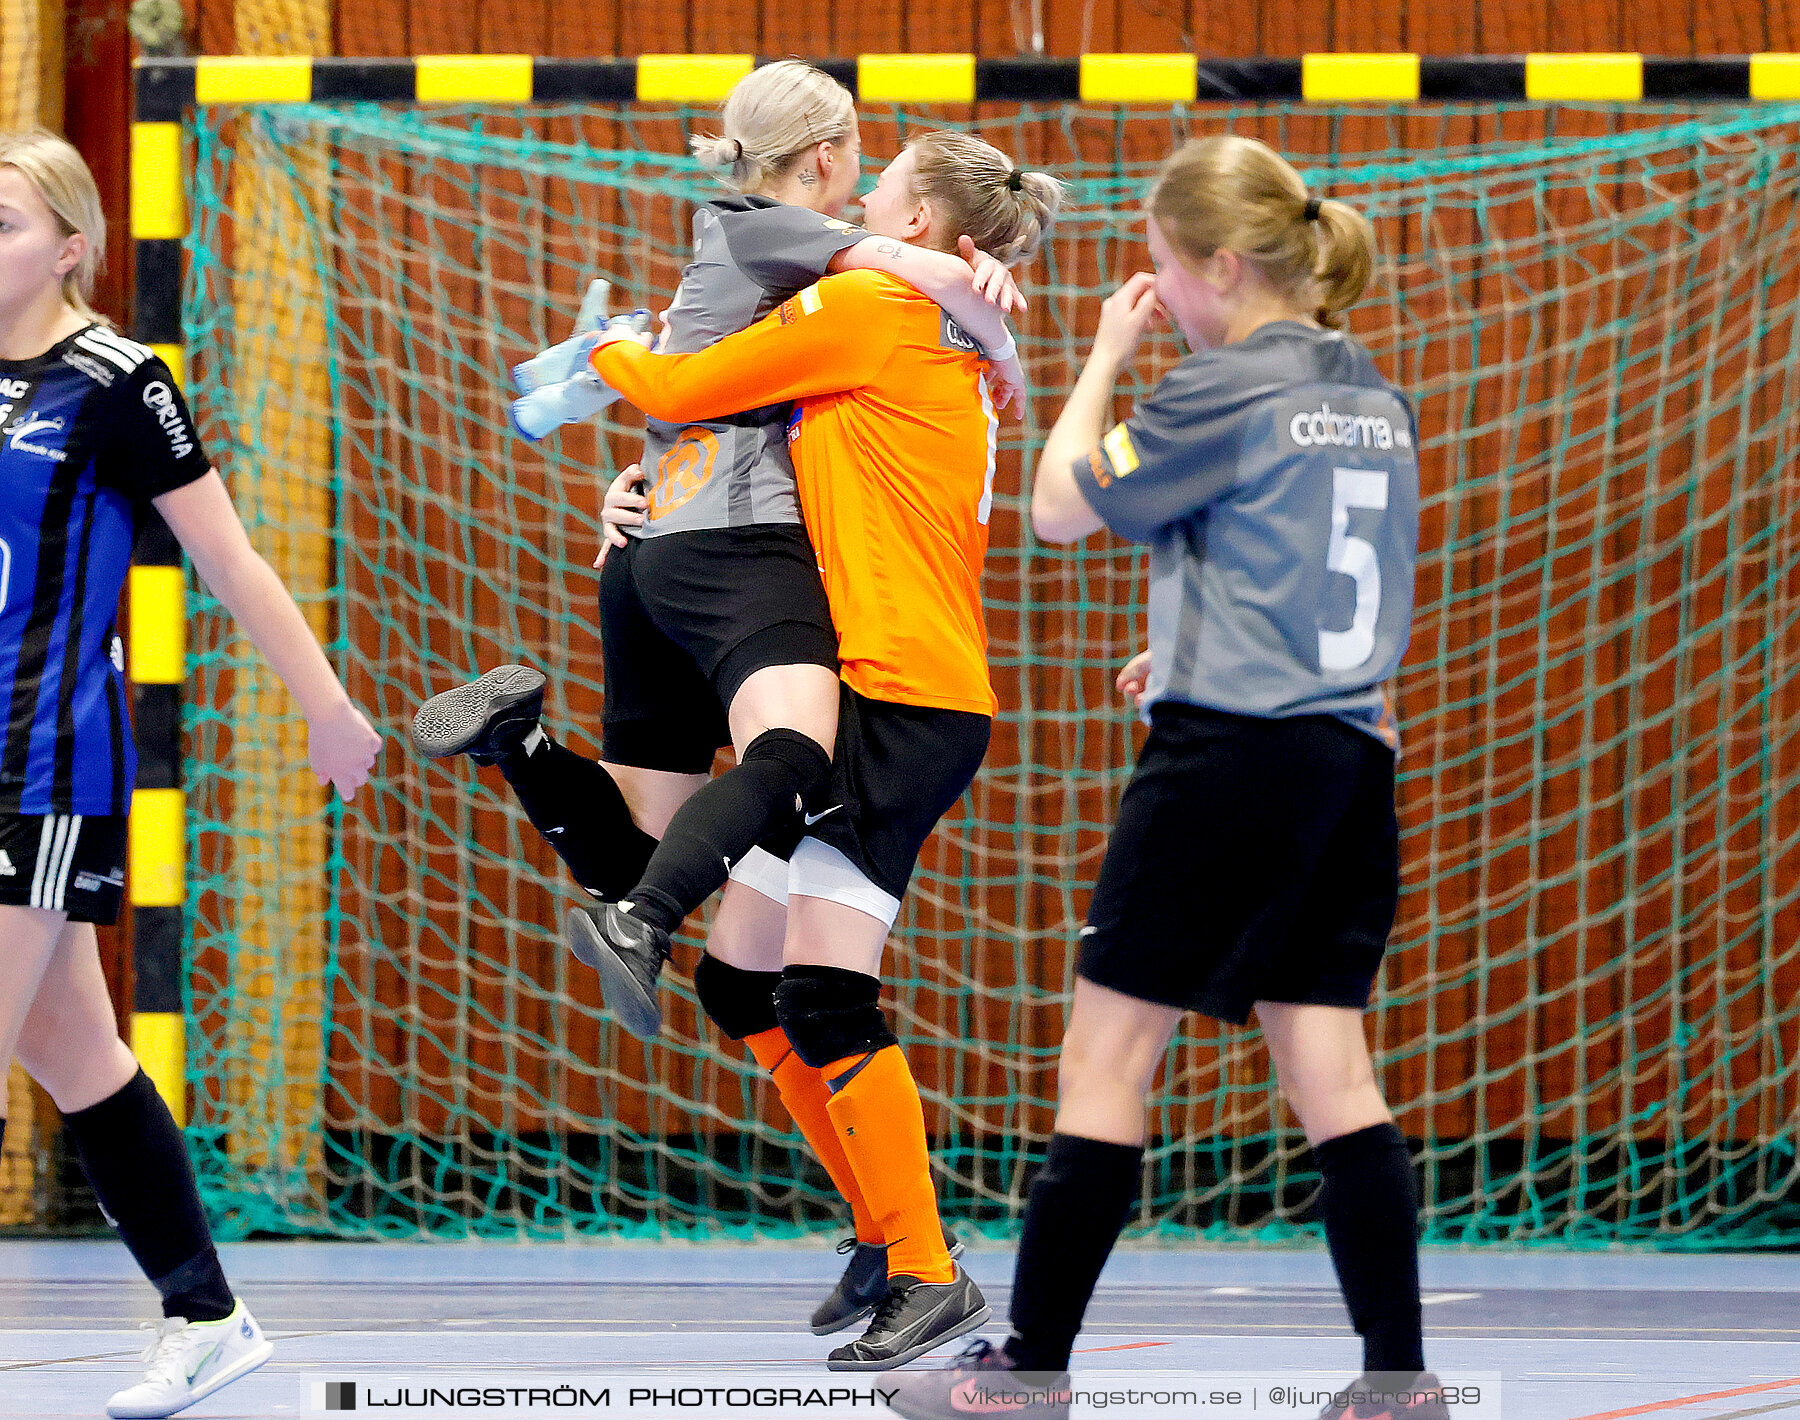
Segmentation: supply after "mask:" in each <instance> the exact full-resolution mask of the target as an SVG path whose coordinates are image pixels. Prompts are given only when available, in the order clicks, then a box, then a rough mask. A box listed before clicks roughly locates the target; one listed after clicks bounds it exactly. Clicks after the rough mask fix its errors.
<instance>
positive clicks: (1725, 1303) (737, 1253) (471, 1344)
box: [0, 1240, 1800, 1420]
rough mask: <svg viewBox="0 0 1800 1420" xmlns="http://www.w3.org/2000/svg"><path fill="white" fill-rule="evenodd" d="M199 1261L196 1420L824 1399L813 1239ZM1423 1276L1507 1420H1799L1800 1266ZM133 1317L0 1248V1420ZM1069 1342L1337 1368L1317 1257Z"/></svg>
mask: <svg viewBox="0 0 1800 1420" xmlns="http://www.w3.org/2000/svg"><path fill="white" fill-rule="evenodd" d="M222 1251H223V1253H224V1256H225V1263H226V1269H227V1271H228V1272H229V1273H230V1275H231V1277H232V1279H233V1281H234V1283H235V1284H236V1285H237V1287H238V1289H239V1291H240V1292H241V1293H242V1295H243V1296H244V1297H245V1299H246V1300H247V1301H248V1302H249V1303H250V1305H251V1306H252V1308H253V1309H254V1311H255V1313H256V1315H257V1317H258V1319H259V1320H260V1321H261V1322H262V1324H263V1327H264V1328H265V1330H266V1331H267V1332H268V1334H269V1335H270V1337H271V1339H273V1340H275V1341H276V1342H277V1343H278V1344H277V1349H276V1353H275V1357H274V1359H273V1360H272V1361H270V1363H269V1364H268V1365H267V1366H265V1367H264V1368H263V1369H262V1370H261V1371H260V1372H258V1373H256V1374H254V1375H252V1376H249V1377H247V1378H245V1379H244V1380H242V1381H240V1382H239V1383H238V1384H236V1385H234V1386H231V1387H230V1388H228V1389H226V1390H224V1391H222V1392H221V1393H220V1394H219V1395H217V1396H215V1397H212V1398H211V1399H209V1400H206V1401H203V1402H201V1403H200V1404H199V1405H198V1406H196V1407H195V1408H194V1409H193V1410H192V1411H191V1412H189V1413H191V1414H193V1415H197V1416H259V1417H260V1416H280V1415H297V1414H310V1413H313V1406H314V1404H315V1402H314V1400H313V1399H311V1398H310V1397H311V1396H312V1395H313V1390H312V1387H311V1385H310V1384H308V1383H310V1382H320V1381H327V1380H332V1379H337V1378H342V1377H346V1376H355V1377H361V1378H363V1380H364V1383H365V1385H367V1384H369V1383H371V1382H373V1381H375V1380H376V1379H377V1378H380V1377H384V1376H385V1377H407V1378H410V1379H411V1380H413V1381H415V1382H417V1381H429V1380H431V1379H433V1378H436V1377H444V1378H448V1377H452V1376H456V1377H469V1376H471V1375H477V1376H485V1377H496V1376H497V1377H504V1378H505V1379H506V1380H507V1381H508V1382H509V1383H511V1384H514V1385H528V1384H530V1381H531V1378H532V1377H533V1376H539V1377H569V1376H579V1375H582V1374H590V1373H597V1372H604V1373H606V1374H607V1375H609V1376H621V1375H631V1376H644V1377H654V1378H658V1379H661V1380H664V1381H668V1380H669V1379H670V1378H671V1377H679V1378H680V1379H681V1380H682V1381H683V1382H684V1383H686V1382H691V1381H692V1379H693V1378H694V1377H695V1376H696V1375H704V1374H706V1373H708V1372H709V1371H710V1372H712V1373H722V1372H725V1371H733V1372H737V1373H741V1372H758V1373H764V1374H773V1373H774V1372H773V1369H772V1368H777V1367H781V1368H786V1369H785V1370H784V1374H785V1373H787V1372H789V1371H791V1370H792V1368H794V1367H796V1366H808V1365H809V1364H812V1365H813V1366H814V1374H816V1376H817V1377H818V1378H820V1379H821V1380H823V1379H825V1378H826V1373H825V1372H824V1370H823V1368H822V1367H817V1366H816V1363H817V1362H819V1361H821V1360H822V1359H823V1357H824V1356H825V1353H826V1352H827V1351H828V1350H829V1349H830V1348H831V1347H832V1346H834V1345H838V1344H840V1343H841V1342H842V1341H843V1340H844V1339H846V1338H845V1337H842V1336H840V1337H814V1336H812V1335H810V1334H809V1333H808V1332H807V1331H806V1330H805V1329H804V1327H803V1326H801V1325H798V1324H797V1323H798V1322H799V1321H800V1320H801V1319H803V1318H804V1317H805V1316H806V1315H807V1314H808V1313H809V1312H810V1310H811V1308H812V1307H813V1306H814V1304H815V1303H816V1302H817V1301H818V1300H819V1299H820V1297H821V1296H822V1295H823V1294H824V1292H825V1290H826V1289H827V1288H828V1286H829V1284H830V1281H831V1279H832V1278H834V1277H835V1275H836V1270H837V1268H838V1266H839V1265H840V1259H838V1258H837V1257H836V1256H835V1255H834V1254H833V1253H832V1252H831V1251H830V1249H829V1247H828V1246H827V1245H825V1244H823V1243H820V1244H817V1245H801V1244H790V1245H780V1246H768V1245H765V1246H758V1247H734V1246H642V1245H635V1244H626V1245H614V1246H607V1245H602V1244H575V1245H568V1246H559V1245H553V1244H532V1245H507V1244H440V1245H416V1244H406V1243H389V1244H361V1243H249V1244H238V1245H232V1246H227V1247H225V1248H223V1249H222ZM965 1260H966V1262H967V1264H968V1265H969V1267H970V1269H971V1271H972V1272H973V1273H974V1275H975V1277H976V1279H977V1280H978V1281H979V1282H980V1283H981V1285H982V1287H983V1289H984V1290H985V1291H986V1293H987V1296H988V1299H989V1301H990V1302H991V1303H993V1304H994V1308H995V1314H996V1317H997V1318H998V1317H1000V1316H1003V1315H1004V1306H1005V1300H1006V1291H1007V1287H1008V1285H1009V1283H1010V1281H1011V1273H1012V1254H1011V1252H1010V1250H1005V1249H1000V1248H995V1247H990V1248H987V1249H980V1248H976V1249H972V1250H971V1252H970V1253H969V1255H968V1257H967V1258H966V1259H965ZM1424 1278H1425V1286H1426V1296H1425V1300H1426V1337H1427V1347H1428V1353H1429V1357H1430V1359H1431V1361H1432V1363H1433V1364H1434V1365H1435V1366H1436V1367H1437V1368H1438V1369H1439V1370H1442V1371H1445V1372H1488V1373H1496V1372H1497V1373H1498V1374H1499V1376H1500V1377H1501V1382H1502V1390H1501V1400H1502V1406H1501V1410H1500V1413H1501V1414H1503V1415H1504V1416H1505V1417H1506V1420H1577V1418H1578V1417H1579V1418H1580V1420H1600V1417H1614V1418H1615V1420H1622V1417H1625V1416H1639V1415H1643V1416H1657V1417H1660V1416H1671V1417H1687V1418H1688V1420H1699V1417H1709V1420H1726V1417H1747V1416H1752V1415H1758V1416H1760V1415H1777V1416H1779V1415H1782V1414H1784V1413H1786V1414H1790V1415H1794V1416H1796V1417H1800V1256H1762V1255H1738V1256H1722V1255H1710V1256H1691V1257H1690V1256H1669V1255H1661V1256H1658V1255H1637V1254H1596V1253H1530V1254H1503V1253H1492V1252H1483V1253H1455V1252H1431V1253H1427V1254H1426V1257H1425V1260H1424ZM150 1303H151V1293H150V1290H149V1288H148V1286H147V1285H146V1284H145V1283H144V1282H143V1281H142V1279H141V1278H140V1277H139V1276H138V1274H137V1273H136V1272H135V1271H134V1270H133V1269H132V1266H131V1263H130V1260H129V1259H128V1258H127V1256H126V1254H125V1251H124V1249H123V1248H121V1247H119V1246H118V1245H117V1244H116V1243H113V1242H110V1241H105V1240H96V1241H23V1240H7V1241H0V1416H42V1417H64V1416H92V1415H98V1414H100V1413H101V1407H102V1405H103V1404H104V1401H105V1398H106V1396H107V1395H108V1394H110V1393H111V1392H112V1391H113V1390H114V1389H115V1388H117V1387H119V1386H122V1385H124V1384H127V1383H128V1382H129V1380H131V1379H134V1378H135V1376H136V1374H137V1372H136V1369H135V1368H136V1361H137V1355H138V1350H139V1347H140V1346H141V1344H142V1338H141V1337H140V1335H139V1334H138V1333H137V1332H136V1331H135V1330H134V1328H135V1326H136V1325H137V1323H138V1322H140V1321H142V1320H145V1319H147V1318H149V1317H150V1316H151V1315H152V1314H153V1309H152V1307H151V1304H150ZM851 1334H854V1333H851ZM984 1334H986V1335H989V1336H992V1337H995V1338H998V1337H999V1336H1001V1335H1003V1334H1004V1328H1003V1327H1002V1326H1000V1325H999V1324H998V1322H996V1323H994V1324H990V1326H989V1327H987V1328H986V1329H985V1332H984ZM960 1344H961V1343H952V1344H951V1345H950V1346H948V1347H946V1348H944V1349H943V1350H942V1351H941V1352H939V1353H937V1356H936V1357H931V1358H927V1359H926V1361H925V1362H921V1363H916V1364H935V1363H937V1361H938V1359H939V1358H945V1359H947V1358H948V1357H949V1356H951V1355H953V1354H954V1353H955V1351H956V1350H957V1349H958V1347H959V1346H960ZM1078 1346H1079V1349H1078V1351H1077V1355H1076V1368H1077V1369H1078V1370H1079V1369H1081V1368H1083V1367H1089V1368H1092V1367H1104V1368H1107V1369H1110V1370H1132V1371H1140V1370H1141V1371H1144V1372H1152V1371H1162V1372H1171V1371H1178V1372H1194V1371H1197V1372H1204V1373H1206V1374H1208V1375H1230V1374H1254V1375H1261V1376H1265V1377H1266V1376H1270V1375H1283V1374H1286V1375H1290V1376H1296V1377H1298V1376H1302V1375H1304V1376H1306V1377H1308V1378H1310V1379H1312V1380H1314V1381H1317V1382H1320V1383H1322V1384H1327V1385H1328V1384H1331V1383H1333V1382H1334V1381H1341V1380H1343V1379H1347V1378H1349V1377H1350V1376H1352V1375H1354V1373H1355V1371H1356V1369H1357V1363H1358V1361H1359V1359H1360V1352H1359V1350H1358V1348H1357V1345H1356V1342H1355V1341H1354V1338H1353V1337H1352V1336H1351V1334H1350V1332H1349V1329H1348V1326H1347V1324H1346V1322H1345V1320H1344V1316H1343V1311H1342V1307H1341V1305H1340V1303H1339V1301H1338V1297H1337V1293H1336V1290H1335V1288H1334V1287H1333V1285H1332V1278H1331V1272H1330V1267H1329V1262H1328V1260H1327V1258H1326V1256H1325V1254H1324V1253H1323V1252H1286V1251H1284V1252H1270V1251H1246V1250H1231V1251H1220V1250H1204V1249H1186V1250H1166V1249H1165V1250H1155V1251H1151V1250H1142V1251H1125V1252H1121V1253H1119V1254H1117V1255H1116V1256H1115V1257H1114V1258H1113V1261H1112V1263H1111V1264H1110V1266H1109V1268H1108V1270H1107V1273H1106V1276H1105V1278H1104V1279H1103V1281H1102V1283H1101V1289H1100V1293H1099V1295H1098V1297H1097V1299H1096V1302H1095V1305H1094V1308H1093V1310H1092V1312H1091V1313H1090V1316H1089V1326H1088V1329H1087V1331H1086V1332H1084V1333H1083V1336H1082V1338H1081V1341H1080V1342H1079V1343H1078ZM467 1413H474V1412H472V1411H471V1412H467ZM846 1413H848V1412H846ZM862 1413H863V1414H865V1415H866V1414H868V1413H869V1411H868V1410H867V1409H864V1410H863V1411H862ZM883 1413H885V1412H883ZM1078 1413H1080V1411H1079V1410H1078ZM1193 1413H1199V1412H1193ZM1261 1413H1270V1412H1269V1411H1268V1410H1267V1409H1265V1410H1264V1411H1263V1412H1261ZM1315 1413H1316V1411H1315ZM1453 1413H1455V1412H1453ZM1482 1413H1483V1414H1484V1415H1487V1414H1491V1413H1493V1412H1491V1411H1488V1410H1486V1409H1485V1408H1484V1409H1483V1411H1482Z"/></svg>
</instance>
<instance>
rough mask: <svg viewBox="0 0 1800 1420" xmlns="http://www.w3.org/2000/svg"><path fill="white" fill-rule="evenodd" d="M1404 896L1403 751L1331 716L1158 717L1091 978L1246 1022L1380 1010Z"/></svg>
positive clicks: (1122, 819)
mask: <svg viewBox="0 0 1800 1420" xmlns="http://www.w3.org/2000/svg"><path fill="white" fill-rule="evenodd" d="M1399 890H1400V852H1399V825H1398V822H1397V820H1396V817H1395V814H1394V756H1393V753H1392V752H1391V751H1390V750H1389V749H1388V748H1387V747H1386V746H1385V745H1383V744H1382V743H1381V742H1380V741H1379V740H1377V739H1375V738H1374V737H1373V736H1372V735H1369V734H1365V733H1364V732H1363V731H1361V730H1358V729H1356V728H1354V727H1353V726H1351V725H1348V724H1346V723H1345V722H1344V721H1342V720H1339V719H1337V718H1336V717H1335V716H1330V715H1304V716H1294V717H1290V718H1286V719H1270V718H1264V717H1257V716H1247V715H1227V714H1223V713H1220V712H1218V711H1213V710H1203V709H1200V708H1198V707H1195V706H1189V705H1170V704H1162V705H1158V706H1156V707H1155V709H1154V711H1153V712H1152V728H1151V731H1150V737H1149V739H1148V740H1147V741H1146V742H1145V744H1144V752H1143V754H1142V755H1140V756H1139V758H1138V764H1137V769H1136V771H1135V772H1134V773H1133V774H1132V776H1131V783H1130V784H1129V785H1127V786H1126V789H1125V795H1124V798H1123V799H1122V801H1121V802H1120V804H1119V822H1118V825H1117V827H1115V828H1114V829H1113V834H1112V838H1111V840H1110V841H1109V842H1108V844H1107V846H1106V859H1105V861H1104V862H1103V863H1102V864H1101V866H1100V881H1099V883H1098V884H1097V885H1096V886H1095V889H1094V900H1093V903H1092V905H1091V907H1090V908H1089V912H1088V925H1087V926H1086V927H1085V928H1083V929H1082V938H1083V940H1082V944H1081V952H1080V956H1079V958H1078V959H1077V962H1076V972H1077V974H1079V975H1081V976H1084V977H1086V978H1087V979H1088V980H1089V981H1093V982H1096V983H1098V984H1099V985H1101V986H1107V987H1111V988H1112V989H1113V990H1115V991H1121V992H1123V993H1124V994H1125V995H1127V996H1135V997H1137V998H1138V999H1139V1000H1143V1001H1155V1002H1157V1003H1159V1004H1161V1005H1165V1006H1178V1007H1181V1008H1182V1009H1185V1010H1190V1011H1200V1012H1202V1013H1204V1014H1206V1015H1209V1016H1214V1017H1217V1018H1218V1019H1219V1020H1224V1021H1235V1022H1237V1023H1238V1024H1239V1025H1242V1024H1245V1023H1246V1022H1248V1020H1249V1019H1250V1009H1251V1005H1252V1003H1253V1002H1256V1001H1290V1002H1297V1003H1301V1004H1306V1005H1320V1006H1347V1007H1351V1008H1354V1009H1357V1010H1361V1009H1363V1008H1365V1007H1366V1006H1367V1005H1368V1003H1369V991H1370V988H1371V987H1372V986H1373V985H1374V982H1375V973H1376V972H1377V971H1378V970H1379V969H1380V966H1381V958H1382V954H1383V952H1385V951H1386V950H1387V939H1388V933H1389V932H1390V931H1392V930H1393V926H1394V907H1395V903H1396V900H1397V898H1398V896H1399Z"/></svg>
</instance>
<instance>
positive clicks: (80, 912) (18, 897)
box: [0, 813, 125, 927]
mask: <svg viewBox="0 0 1800 1420" xmlns="http://www.w3.org/2000/svg"><path fill="white" fill-rule="evenodd" d="M124 895H125V816H124V815H123V814H102V815H98V816H90V815H87V814H4V813H0V904H3V905H5V906H8V907H41V908H44V909H45V910H46V911H49V912H66V913H68V914H69V921H71V922H92V923H95V924H96V925H98V926H102V927H105V926H108V925H110V924H111V923H113V922H116V921H118V918H119V903H120V902H121V900H122V899H123V898H124Z"/></svg>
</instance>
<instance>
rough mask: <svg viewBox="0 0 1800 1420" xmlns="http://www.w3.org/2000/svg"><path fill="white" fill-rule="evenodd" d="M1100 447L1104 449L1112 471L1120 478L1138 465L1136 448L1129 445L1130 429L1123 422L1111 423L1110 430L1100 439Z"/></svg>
mask: <svg viewBox="0 0 1800 1420" xmlns="http://www.w3.org/2000/svg"><path fill="white" fill-rule="evenodd" d="M1100 447H1101V448H1103V449H1105V450H1106V457H1107V458H1108V459H1109V460H1111V462H1112V466H1113V472H1114V473H1115V474H1117V475H1118V476H1119V477H1120V478H1123V477H1125V475H1126V474H1128V473H1130V472H1131V471H1132V470H1133V469H1135V468H1136V467H1137V466H1138V456H1137V450H1136V449H1134V448H1133V447H1132V446H1131V431H1130V430H1129V429H1127V428H1126V427H1125V426H1124V425H1123V424H1115V425H1113V427H1112V432H1111V433H1110V434H1108V435H1107V436H1106V437H1105V438H1104V439H1102V440H1101V441H1100Z"/></svg>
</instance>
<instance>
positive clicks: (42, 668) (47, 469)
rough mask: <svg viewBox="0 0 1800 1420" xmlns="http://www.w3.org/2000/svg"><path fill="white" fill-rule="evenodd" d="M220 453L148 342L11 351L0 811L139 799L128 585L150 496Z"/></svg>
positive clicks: (84, 336)
mask: <svg viewBox="0 0 1800 1420" xmlns="http://www.w3.org/2000/svg"><path fill="white" fill-rule="evenodd" d="M208 467H209V465H208V463H207V460H206V456H205V454H204V453H203V452H202V451H201V448H200V439H199V436H198V435H197V434H196V433H195V431H194V423H193V419H192V418H191V416H190V415H189V413H188V409H187V405H186V403H185V402H184V401H183V400H182V397H181V391H180V390H179V389H178V388H177V387H176V384H175V380H174V377H173V376H172V375H171V374H170V373H169V368H168V366H167V365H165V364H164V363H163V362H162V361H161V360H160V359H158V358H157V356H156V355H155V354H154V353H152V351H151V350H150V349H149V348H148V347H147V346H143V345H139V344H137V343H136V342H135V341H131V340H126V339H125V338H124V337H122V336H120V335H117V334H115V333H114V332H113V331H111V330H109V329H107V328H106V327H104V326H99V325H89V326H86V327H84V328H83V329H81V330H79V331H77V332H76V333H75V334H73V335H71V336H69V337H68V338H67V339H65V340H61V341H59V342H57V344H55V345H54V346H52V347H51V348H50V349H49V350H48V351H46V352H45V353H44V354H43V355H40V356H38V357H37V358H36V359H32V360H0V813H14V814H122V813H125V812H127V811H128V808H129V805H130V798H131V787H132V782H133V779H134V778H135V776H136V770H137V756H136V751H135V749H134V747H133V745H132V742H131V727H130V724H129V722H128V721H127V719H126V714H125V682H124V652H123V648H122V647H121V646H120V644H119V638H118V636H117V635H116V633H115V631H114V622H115V619H116V617H117V614H118V608H119V592H120V589H121V587H122V586H123V585H124V581H125V575H126V571H127V569H128V568H129V566H130V563H131V546H132V541H133V538H134V537H135V535H136V532H137V524H138V520H139V518H140V517H141V515H142V512H143V510H144V508H145V506H146V505H147V504H148V502H149V500H150V499H152V498H155V497H157V496H158V495H160V494H163V493H167V492H169V491H171V490H172V489H176V488H180V487H181V486H182V485H184V484H187V483H192V482H193V481H194V480H195V479H197V478H199V477H201V476H202V475H203V474H205V473H206V471H207V469H208Z"/></svg>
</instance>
